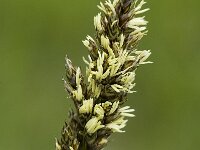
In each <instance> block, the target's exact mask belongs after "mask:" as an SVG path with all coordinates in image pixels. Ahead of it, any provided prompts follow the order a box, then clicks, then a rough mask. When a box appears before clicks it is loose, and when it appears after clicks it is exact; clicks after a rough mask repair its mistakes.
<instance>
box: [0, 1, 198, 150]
mask: <svg viewBox="0 0 200 150" xmlns="http://www.w3.org/2000/svg"><path fill="white" fill-rule="evenodd" d="M97 4H99V0H84V1H83V0H74V1H72V0H71V1H69V0H0V150H5V149H6V150H25V149H26V150H37V149H43V150H54V142H55V140H54V138H55V137H59V136H60V130H61V127H62V125H63V123H64V120H65V119H66V118H67V112H68V108H69V107H71V103H70V102H69V99H67V95H66V93H65V91H64V90H63V83H62V81H61V78H62V76H63V75H64V73H65V71H64V57H65V54H66V53H67V54H68V55H69V57H70V58H71V59H72V60H73V61H74V62H75V64H76V65H80V66H82V68H84V64H83V63H82V56H86V55H87V49H86V48H85V47H84V46H83V44H82V42H81V40H83V39H84V38H85V36H86V35H87V34H90V35H92V36H93V35H94V27H93V16H94V15H96V14H97V12H98V10H97V7H96V5H97ZM148 7H150V8H151V11H149V12H148V13H147V14H146V15H147V19H148V20H149V22H150V23H149V25H148V27H149V28H148V29H149V33H148V36H146V37H145V38H144V39H143V41H142V42H141V44H140V48H141V49H152V52H153V54H152V56H151V58H150V59H151V60H152V61H153V62H154V64H152V65H146V66H142V67H141V68H139V70H138V71H137V78H136V82H137V86H136V90H137V91H138V92H137V93H135V94H133V95H130V96H129V101H128V104H127V105H131V106H132V107H134V108H135V109H136V112H135V114H136V116H137V117H136V118H134V119H130V121H129V123H128V126H127V127H126V131H127V132H126V133H124V134H115V135H114V136H113V138H112V139H111V141H110V143H109V145H108V147H107V148H106V149H107V150H121V149H126V150H199V149H200V143H199V141H200V129H199V127H200V119H199V118H200V117H199V115H200V113H199V109H200V101H199V99H200V91H199V90H200V69H199V67H198V66H199V65H200V50H199V44H200V10H199V7H200V1H198V0H192V1H183V0H162V1H158V0H148Z"/></svg>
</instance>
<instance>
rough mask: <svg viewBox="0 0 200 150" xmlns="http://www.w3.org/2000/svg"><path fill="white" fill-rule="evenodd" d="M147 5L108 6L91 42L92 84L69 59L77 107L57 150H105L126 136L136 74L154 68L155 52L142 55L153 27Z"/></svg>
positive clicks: (120, 2) (122, 2) (126, 0)
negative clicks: (143, 42) (147, 17)
mask: <svg viewBox="0 0 200 150" xmlns="http://www.w3.org/2000/svg"><path fill="white" fill-rule="evenodd" d="M145 3H146V2H144V0H141V1H140V2H138V0H114V1H113V2H111V1H110V0H107V1H106V2H105V3H100V5H99V6H98V8H99V9H100V10H101V13H99V14H98V15H97V16H95V17H94V26H95V29H96V35H95V38H94V39H93V38H92V37H90V36H87V37H86V40H84V41H83V44H84V45H85V46H86V47H87V49H88V52H89V55H88V60H86V59H85V58H83V60H84V62H85V63H86V65H87V67H86V80H87V81H85V78H84V76H83V74H82V72H81V69H80V68H79V67H75V66H73V64H72V62H71V60H70V59H69V58H68V57H67V56H66V65H65V67H66V78H65V79H64V86H65V89H66V91H67V92H68V94H69V96H70V97H71V99H72V100H73V102H74V105H75V111H73V110H71V111H70V114H69V120H68V123H65V125H64V127H63V130H62V137H61V140H59V141H58V140H57V141H56V150H100V149H102V148H104V147H105V145H106V143H107V142H108V138H109V137H110V135H111V134H112V133H114V132H125V131H124V129H123V128H124V127H125V126H126V123H127V121H128V120H127V117H134V115H133V114H132V113H133V112H134V109H131V108H130V107H129V106H123V104H124V103H125V102H126V101H127V94H128V93H133V92H134V91H133V88H134V86H135V83H134V80H135V71H136V69H137V68H138V66H139V65H142V64H147V63H151V62H148V61H146V59H147V58H148V57H149V55H150V54H151V52H150V50H142V51H139V50H137V45H138V42H139V41H140V40H141V39H142V37H143V36H144V35H146V33H147V30H146V25H147V23H148V22H147V21H146V20H145V17H144V16H141V14H142V13H144V12H146V11H148V10H149V9H148V8H147V9H142V6H143V5H144V4H145Z"/></svg>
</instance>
